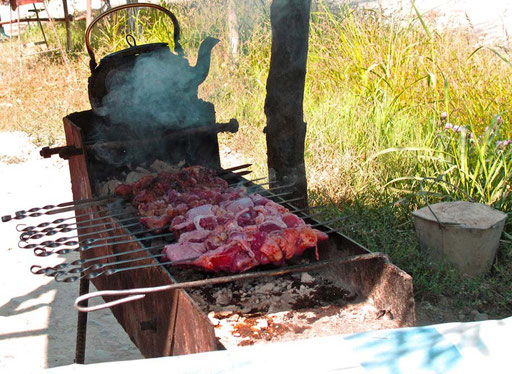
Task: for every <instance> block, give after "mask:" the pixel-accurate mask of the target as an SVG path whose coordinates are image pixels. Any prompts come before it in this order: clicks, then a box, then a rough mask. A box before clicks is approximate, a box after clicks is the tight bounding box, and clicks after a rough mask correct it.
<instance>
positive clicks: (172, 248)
mask: <svg viewBox="0 0 512 374" xmlns="http://www.w3.org/2000/svg"><path fill="white" fill-rule="evenodd" d="M206 251H207V249H206V246H205V245H204V243H194V242H188V241H187V242H180V243H175V244H169V245H166V246H165V247H164V250H163V252H164V253H165V255H166V256H167V258H168V259H169V261H182V260H189V259H192V258H195V257H199V256H201V255H202V254H203V253H205V252H206Z"/></svg>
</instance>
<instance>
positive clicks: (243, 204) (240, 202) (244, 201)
mask: <svg viewBox="0 0 512 374" xmlns="http://www.w3.org/2000/svg"><path fill="white" fill-rule="evenodd" d="M221 206H222V207H223V208H225V209H226V210H227V211H228V212H231V213H238V212H240V211H242V210H244V209H247V208H252V207H254V202H253V201H252V200H251V198H250V197H242V198H241V199H237V200H233V201H227V202H225V203H221Z"/></svg>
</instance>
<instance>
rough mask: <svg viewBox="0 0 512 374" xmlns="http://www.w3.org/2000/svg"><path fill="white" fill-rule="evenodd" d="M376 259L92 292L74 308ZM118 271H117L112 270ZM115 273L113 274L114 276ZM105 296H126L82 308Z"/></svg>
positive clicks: (370, 256) (98, 307)
mask: <svg viewBox="0 0 512 374" xmlns="http://www.w3.org/2000/svg"><path fill="white" fill-rule="evenodd" d="M375 258H383V259H384V260H387V259H388V257H387V256H386V255H385V254H383V253H378V252H376V253H370V254H364V255H358V256H348V257H343V258H335V259H330V260H322V261H318V262H314V263H309V264H307V265H295V266H287V267H283V268H279V269H275V270H266V271H256V272H250V273H243V274H236V275H228V276H224V277H216V278H210V279H202V280H197V281H190V282H183V283H174V284H169V285H165V286H158V287H147V288H134V289H131V290H105V291H96V292H91V293H88V294H86V295H82V296H80V297H78V298H77V299H76V300H75V303H74V307H75V308H76V309H78V310H79V311H80V312H93V311H96V310H101V309H106V308H110V307H113V306H115V305H119V304H123V303H126V302H129V301H134V300H140V299H142V298H144V297H145V296H146V295H147V294H150V293H156V292H162V291H168V290H173V289H181V288H193V287H203V286H210V285H214V284H222V283H229V282H236V281H241V280H248V279H258V278H264V277H274V276H279V275H285V274H290V273H297V272H304V271H312V270H318V269H321V268H323V267H326V266H329V265H334V264H345V263H350V262H355V261H366V260H372V259H375ZM194 259H195V258H191V259H189V261H193V260H194ZM140 267H147V266H145V265H141V266H140ZM111 270H116V269H111ZM113 273H114V272H112V274H113ZM100 296H101V297H103V296H125V297H123V298H121V299H118V300H114V301H110V302H107V303H103V304H100V305H94V306H81V303H82V302H87V301H89V300H90V299H93V298H97V297H100Z"/></svg>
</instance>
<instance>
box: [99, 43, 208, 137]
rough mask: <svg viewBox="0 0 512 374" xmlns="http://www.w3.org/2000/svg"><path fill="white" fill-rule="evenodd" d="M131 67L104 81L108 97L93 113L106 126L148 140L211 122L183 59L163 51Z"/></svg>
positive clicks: (193, 75)
mask: <svg viewBox="0 0 512 374" xmlns="http://www.w3.org/2000/svg"><path fill="white" fill-rule="evenodd" d="M130 65H131V64H125V65H121V66H120V67H119V68H116V69H113V71H112V72H111V73H109V74H108V75H107V77H106V79H105V86H106V89H107V95H105V96H104V97H103V99H102V106H101V107H100V108H96V109H95V113H96V114H97V115H100V116H103V117H105V118H106V119H107V122H108V123H110V124H114V125H122V126H124V127H127V128H128V129H129V130H130V131H131V132H132V133H133V134H135V135H144V136H145V137H147V136H151V135H152V134H151V133H153V135H154V136H158V135H159V133H161V132H162V131H165V130H168V129H179V128H184V127H191V126H200V125H202V124H203V125H204V124H205V122H206V123H207V122H208V120H211V115H212V113H211V111H210V110H209V106H208V105H205V104H206V103H204V102H203V101H201V100H199V99H198V97H197V86H198V83H197V78H196V73H195V71H194V68H192V67H190V66H189V64H188V61H187V60H186V59H185V58H182V57H179V56H177V55H175V54H174V53H172V52H171V51H170V50H169V49H168V48H167V47H165V48H160V49H158V50H155V51H153V52H150V53H145V54H140V55H138V56H137V57H136V58H135V63H134V64H133V65H131V66H130ZM213 115H214V114H213ZM148 132H149V133H148Z"/></svg>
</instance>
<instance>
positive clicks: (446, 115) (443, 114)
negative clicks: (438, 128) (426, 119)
mask: <svg viewBox="0 0 512 374" xmlns="http://www.w3.org/2000/svg"><path fill="white" fill-rule="evenodd" d="M447 118H448V113H446V112H443V113H441V121H443V122H444V121H446V119H447Z"/></svg>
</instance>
